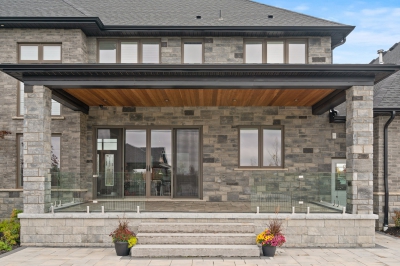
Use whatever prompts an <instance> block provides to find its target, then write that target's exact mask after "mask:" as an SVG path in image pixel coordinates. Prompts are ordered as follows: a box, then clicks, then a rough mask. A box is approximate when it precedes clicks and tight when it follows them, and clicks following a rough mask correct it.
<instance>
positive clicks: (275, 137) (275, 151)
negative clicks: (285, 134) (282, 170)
mask: <svg viewBox="0 0 400 266" xmlns="http://www.w3.org/2000/svg"><path fill="white" fill-rule="evenodd" d="M263 146H264V147H263V166H282V151H281V150H282V131H281V130H280V129H264V130H263Z"/></svg>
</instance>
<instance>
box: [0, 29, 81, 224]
mask: <svg viewBox="0 0 400 266" xmlns="http://www.w3.org/2000/svg"><path fill="white" fill-rule="evenodd" d="M0 36H1V43H2V45H1V46H0V63H13V64H15V63H17V61H18V53H17V51H18V49H17V47H18V43H62V61H63V63H85V62H88V53H87V48H86V45H87V44H86V42H87V41H86V36H85V34H84V33H83V32H82V31H81V30H64V29H57V30H56V29H40V30H38V29H0ZM0 90H1V92H2V97H0V105H1V106H2V108H1V109H0V130H8V131H11V132H12V135H9V136H6V137H5V139H2V140H0V144H1V145H0V157H1V158H2V160H1V161H0V189H7V191H6V192H4V193H3V192H2V193H0V202H1V201H2V202H3V203H7V206H5V205H4V204H2V208H0V219H3V218H8V217H9V216H10V214H11V211H10V210H12V209H13V208H18V209H22V192H21V191H19V192H18V194H19V196H18V197H16V196H15V195H16V194H15V193H14V191H13V190H15V189H16V188H17V158H18V154H17V134H22V133H23V117H17V101H18V97H17V95H18V92H17V91H18V81H17V80H15V79H14V78H12V77H10V76H8V75H6V74H4V73H0ZM82 119H85V115H82V114H79V113H78V112H74V111H71V110H70V109H68V108H66V107H64V106H62V107H61V117H57V118H56V117H53V118H52V125H51V130H52V132H53V133H58V134H61V135H62V142H61V149H62V152H61V154H62V155H61V156H62V158H61V160H62V165H61V170H62V171H76V172H78V173H79V171H80V168H79V167H80V165H79V160H82V161H83V160H84V158H82V157H81V158H76V157H79V156H77V155H76V153H75V151H78V154H79V153H80V152H79V151H80V149H81V148H80V147H81V146H80V142H81V143H83V142H85V139H83V138H82V136H80V134H81V133H80V125H81V120H82ZM85 128H86V127H85ZM83 134H85V133H84V132H83ZM82 141H83V142H82ZM83 147H84V145H83ZM83 149H85V148H83ZM14 194H15V195H14ZM9 195H11V197H10V196H9Z"/></svg>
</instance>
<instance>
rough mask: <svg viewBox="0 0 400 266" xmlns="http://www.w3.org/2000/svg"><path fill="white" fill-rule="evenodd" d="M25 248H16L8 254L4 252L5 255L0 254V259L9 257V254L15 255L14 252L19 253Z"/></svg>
mask: <svg viewBox="0 0 400 266" xmlns="http://www.w3.org/2000/svg"><path fill="white" fill-rule="evenodd" d="M25 248H26V247H17V248H16V249H13V250H11V251H9V252H6V253H4V254H1V255H0V259H1V258H4V257H6V256H9V255H11V254H14V253H16V252H18V251H21V250H23V249H25Z"/></svg>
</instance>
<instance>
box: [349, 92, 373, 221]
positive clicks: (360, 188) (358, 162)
mask: <svg viewBox="0 0 400 266" xmlns="http://www.w3.org/2000/svg"><path fill="white" fill-rule="evenodd" d="M373 92H374V87H373V86H353V87H351V88H350V89H348V90H347V91H346V107H347V116H346V146H347V147H346V158H347V160H346V173H347V185H348V186H347V206H346V209H347V212H348V213H353V214H372V213H373V174H372V172H373Z"/></svg>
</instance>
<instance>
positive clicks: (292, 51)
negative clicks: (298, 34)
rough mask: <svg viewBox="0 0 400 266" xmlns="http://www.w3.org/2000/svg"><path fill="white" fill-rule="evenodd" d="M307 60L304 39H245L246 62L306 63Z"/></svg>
mask: <svg viewBox="0 0 400 266" xmlns="http://www.w3.org/2000/svg"><path fill="white" fill-rule="evenodd" d="M307 61H308V60H307V45H306V40H304V39H293V40H245V41H244V62H245V63H247V64H261V63H267V64H306V63H307Z"/></svg>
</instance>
